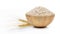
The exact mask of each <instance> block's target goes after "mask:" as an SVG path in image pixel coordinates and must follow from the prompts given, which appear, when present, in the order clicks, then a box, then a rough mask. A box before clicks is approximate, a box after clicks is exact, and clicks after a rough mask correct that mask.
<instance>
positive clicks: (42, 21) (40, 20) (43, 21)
mask: <svg viewBox="0 0 60 34" xmlns="http://www.w3.org/2000/svg"><path fill="white" fill-rule="evenodd" d="M54 16H55V15H50V16H31V15H27V14H26V18H27V21H28V22H29V23H31V24H32V25H33V26H34V27H37V28H45V27H46V26H48V25H49V24H50V23H51V22H52V20H53V18H54Z"/></svg>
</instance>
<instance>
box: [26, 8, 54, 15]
mask: <svg viewBox="0 0 60 34" xmlns="http://www.w3.org/2000/svg"><path fill="white" fill-rule="evenodd" d="M26 14H27V15H31V16H50V15H52V14H54V13H52V12H51V11H49V10H48V9H46V8H44V7H36V8H34V9H32V10H31V11H29V12H27V13H26Z"/></svg>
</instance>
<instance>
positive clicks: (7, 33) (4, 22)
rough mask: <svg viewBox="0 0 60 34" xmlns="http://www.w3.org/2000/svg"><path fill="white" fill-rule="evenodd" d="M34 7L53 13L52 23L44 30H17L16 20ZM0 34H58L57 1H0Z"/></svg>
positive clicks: (59, 33)
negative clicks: (41, 7)
mask: <svg viewBox="0 0 60 34" xmlns="http://www.w3.org/2000/svg"><path fill="white" fill-rule="evenodd" d="M36 6H43V7H46V8H48V9H49V10H50V11H52V12H54V13H55V18H54V20H53V21H52V23H51V24H50V25H49V26H48V27H47V28H44V29H37V28H33V27H26V28H19V27H18V24H21V23H22V22H19V21H18V19H20V18H21V19H26V17H25V13H26V12H28V11H30V10H31V9H33V8H34V7H36ZM0 34H60V1H59V0H0Z"/></svg>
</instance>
